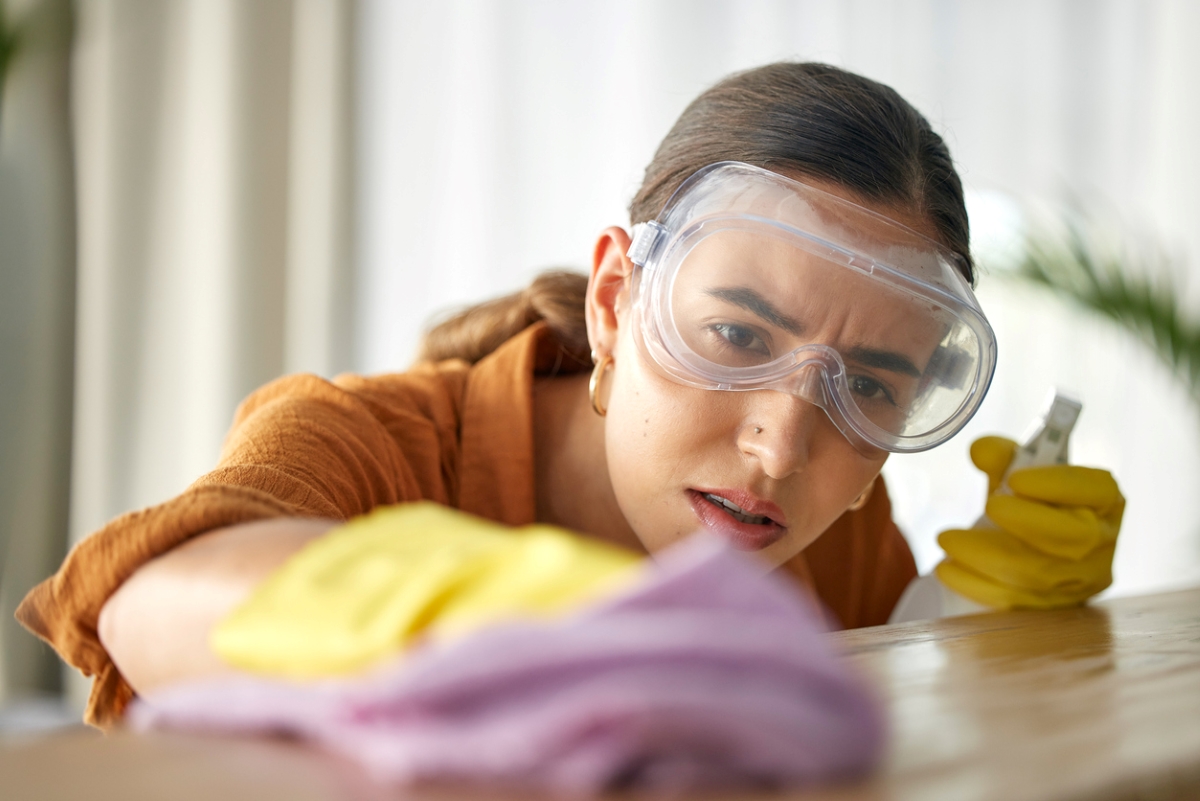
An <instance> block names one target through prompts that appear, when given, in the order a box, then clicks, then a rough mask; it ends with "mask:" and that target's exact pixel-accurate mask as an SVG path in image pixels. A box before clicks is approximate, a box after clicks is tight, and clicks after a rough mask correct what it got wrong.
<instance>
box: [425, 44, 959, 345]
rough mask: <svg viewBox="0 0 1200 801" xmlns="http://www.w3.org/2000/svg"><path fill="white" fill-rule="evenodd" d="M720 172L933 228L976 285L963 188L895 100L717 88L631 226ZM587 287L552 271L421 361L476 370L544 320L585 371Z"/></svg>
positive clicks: (808, 72)
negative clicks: (904, 216)
mask: <svg viewBox="0 0 1200 801" xmlns="http://www.w3.org/2000/svg"><path fill="white" fill-rule="evenodd" d="M717 161H744V162H746V163H748V164H754V165H757V166H759V167H765V168H766V169H769V170H774V171H776V172H784V173H789V174H793V175H796V176H807V177H809V178H815V179H819V180H825V181H829V182H831V183H835V184H838V185H840V186H843V187H845V188H846V189H848V190H850V191H851V192H852V193H854V194H856V195H858V196H859V197H861V198H862V199H863V200H865V201H867V202H870V203H876V204H879V205H881V206H884V207H892V208H896V209H903V210H905V211H909V212H912V213H915V214H918V215H921V216H924V217H926V218H928V219H929V220H930V221H931V222H932V223H933V225H934V227H935V228H936V229H937V232H938V235H939V237H940V239H941V241H942V244H943V245H945V246H946V247H948V248H950V250H952V251H954V252H955V253H957V254H958V255H959V256H960V257H961V262H960V269H961V270H962V273H963V275H964V277H966V279H967V280H968V281H970V282H972V283H974V280H975V271H974V264H973V262H972V260H971V250H970V229H969V227H968V224H967V210H966V206H965V204H964V202H963V190H962V182H961V181H960V180H959V177H958V173H957V172H956V171H955V169H954V162H953V160H952V159H951V158H950V151H949V150H948V149H947V148H946V144H945V142H943V141H942V138H941V137H940V136H938V135H937V133H935V132H934V130H933V129H932V128H931V127H930V125H929V121H928V120H926V119H925V117H923V116H922V115H921V114H920V112H918V111H917V110H916V109H915V108H913V107H912V106H911V105H909V103H908V102H907V101H906V100H904V98H902V97H900V95H899V94H897V93H896V91H895V90H894V89H892V88H890V87H888V86H884V85H883V84H881V83H878V82H876V81H872V80H869V79H867V78H863V77H862V76H859V75H855V74H853V73H850V72H846V71H845V70H842V69H838V68H837V67H831V66H828V65H826V64H811V63H806V64H797V63H779V64H768V65H767V66H765V67H759V68H757V69H752V70H747V71H746V72H740V73H737V74H735V75H731V76H729V77H728V78H726V79H724V80H723V81H721V82H720V83H718V84H717V85H716V86H713V87H712V88H711V89H709V90H708V91H706V92H704V93H703V94H701V95H700V96H699V97H697V98H696V99H695V100H694V101H692V103H691V105H689V106H688V107H687V108H686V109H685V110H684V112H683V114H682V115H680V117H679V119H678V120H677V121H676V123H675V126H674V127H673V128H672V129H671V130H670V132H669V133H668V134H667V136H666V138H664V139H663V141H662V144H661V145H659V147H658V152H657V153H655V154H654V158H653V159H652V160H651V162H650V164H649V166H647V167H646V174H645V178H644V180H643V181H642V187H641V189H640V190H638V193H637V194H636V195H635V196H634V198H633V200H632V202H631V203H630V204H629V216H630V221H631V222H633V223H635V224H636V223H639V222H645V221H647V220H652V219H654V218H655V217H657V216H658V213H659V211H661V210H662V207H663V206H664V205H665V204H666V202H667V200H668V199H669V198H670V196H671V194H672V193H673V192H674V191H675V189H676V188H677V187H678V186H679V185H680V184H681V183H683V181H684V180H685V179H686V178H687V177H688V176H689V175H691V174H692V173H694V172H695V171H696V170H698V169H700V168H701V167H704V166H705V165H708V164H712V163H713V162H717ZM586 290H587V277H586V276H584V275H580V274H577V273H568V272H552V273H545V274H543V275H541V276H539V277H538V278H537V280H535V281H534V282H533V284H531V285H530V286H529V287H527V288H526V289H524V290H522V291H520V292H517V293H514V294H512V295H509V296H507V297H504V298H499V299H497V300H493V301H489V302H488V303H484V304H482V305H479V306H474V307H472V308H469V309H467V310H465V311H463V312H460V313H459V314H458V315H456V316H454V317H451V318H450V319H448V320H446V321H445V322H443V323H441V324H440V325H438V326H436V327H435V328H433V329H432V330H431V331H430V332H429V333H428V335H427V336H426V337H425V341H424V343H423V345H422V349H421V354H420V358H421V359H422V360H437V359H446V358H462V359H466V360H467V361H470V362H472V363H473V362H475V361H478V360H479V359H481V358H483V357H484V356H486V355H487V354H488V353H491V352H492V351H493V350H495V349H496V348H497V347H498V346H499V345H500V344H501V343H502V342H504V341H505V340H506V339H508V338H509V337H511V336H512V335H514V334H516V333H518V332H520V331H521V330H523V329H524V328H526V327H527V326H529V325H531V324H533V323H534V322H537V321H538V320H545V321H546V322H547V324H548V325H549V326H550V327H551V329H553V331H554V332H555V334H556V335H557V336H558V338H559V342H560V343H561V345H562V347H563V349H564V351H566V352H567V353H568V354H570V355H572V356H573V357H574V358H576V359H582V360H583V362H584V363H585V364H586V363H590V358H589V357H588V356H587V352H588V346H587V329H586V326H585V324H584V317H583V301H584V297H585V293H586Z"/></svg>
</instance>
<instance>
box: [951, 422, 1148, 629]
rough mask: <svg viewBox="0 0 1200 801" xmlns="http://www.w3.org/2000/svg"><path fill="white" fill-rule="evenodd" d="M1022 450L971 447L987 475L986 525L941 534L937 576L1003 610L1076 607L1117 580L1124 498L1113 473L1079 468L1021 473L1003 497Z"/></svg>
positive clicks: (982, 443)
mask: <svg viewBox="0 0 1200 801" xmlns="http://www.w3.org/2000/svg"><path fill="white" fill-rule="evenodd" d="M1016 451H1017V445H1016V443H1015V442H1013V441H1012V440H1009V439H1005V438H1003V437H982V438H980V439H978V440H976V441H975V442H974V443H973V444H972V445H971V461H973V462H974V463H975V466H976V467H978V468H979V469H980V470H982V471H983V472H985V473H986V474H987V476H988V500H987V507H986V511H987V520H986V521H981V522H980V523H977V524H976V525H975V527H974V528H971V529H968V530H965V531H964V530H951V531H944V532H942V533H941V535H939V536H938V544H939V545H941V546H942V549H943V550H944V551H945V552H946V559H944V560H943V561H942V563H941V564H939V565H938V566H937V568H936V571H937V576H938V579H939V580H941V582H942V583H943V584H945V585H946V586H947V587H949V588H950V589H952V590H954V591H955V592H957V593H959V594H960V595H963V596H966V597H967V598H970V599H972V600H974V601H978V602H979V603H982V604H986V605H987V606H991V607H994V608H997V609H1016V608H1024V609H1054V608H1058V607H1067V606H1078V605H1079V604H1082V603H1083V602H1084V601H1086V600H1087V599H1088V598H1090V597H1092V596H1093V595H1095V594H1096V593H1098V592H1100V591H1101V590H1103V589H1104V588H1106V587H1107V586H1108V585H1109V584H1111V583H1112V559H1113V551H1114V549H1115V548H1116V542H1117V533H1118V531H1119V530H1120V528H1121V516H1122V515H1123V514H1124V511H1125V498H1124V497H1123V496H1122V495H1121V491H1120V489H1119V488H1118V487H1117V482H1116V481H1115V480H1114V479H1113V477H1112V474H1111V473H1109V472H1108V471H1107V470H1096V469H1093V468H1089V467H1076V466H1074V465H1051V466H1047V467H1029V468H1025V469H1023V470H1016V471H1014V472H1013V474H1012V475H1010V476H1009V477H1008V488H1009V490H1011V494H1006V493H1005V494H997V492H996V490H997V489H998V488H999V487H1000V482H1001V481H1002V480H1003V477H1004V472H1005V471H1006V470H1007V469H1008V465H1009V464H1010V463H1011V462H1012V459H1013V456H1014V455H1015V454H1016ZM988 521H991V523H993V524H995V526H996V527H995V528H992V527H990V526H988Z"/></svg>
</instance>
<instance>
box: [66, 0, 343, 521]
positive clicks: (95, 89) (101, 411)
mask: <svg viewBox="0 0 1200 801" xmlns="http://www.w3.org/2000/svg"><path fill="white" fill-rule="evenodd" d="M79 14H80V19H79V30H78V38H77V45H76V63H75V114H76V140H77V154H78V156H77V159H78V161H77V163H78V182H79V279H78V300H79V304H78V305H79V308H78V349H77V353H78V357H77V370H76V382H77V385H76V394H75V443H74V462H73V467H74V473H73V493H72V502H71V532H72V535H73V537H74V538H78V537H80V536H82V535H84V534H86V533H87V532H89V531H91V530H93V529H94V528H96V527H97V526H99V525H101V524H102V523H104V522H105V521H106V520H108V519H109V518H111V517H113V516H115V515H117V514H119V513H121V512H124V511H127V510H129V509H132V508H136V507H140V506H144V505H147V504H151V503H155V502H158V501H161V500H163V499H165V498H167V497H169V496H171V495H173V494H175V493H177V492H179V491H180V490H182V489H183V488H184V487H185V486H186V485H187V484H188V483H190V482H191V481H192V480H193V479H195V478H196V477H197V476H199V475H200V474H201V473H203V472H205V471H207V470H208V469H210V468H211V467H212V465H213V464H214V462H215V460H216V458H217V453H218V450H219V447H220V444H221V440H222V437H223V435H224V432H225V430H226V429H227V428H228V425H229V422H230V420H231V418H232V414H233V411H234V408H235V406H236V404H237V403H238V401H239V400H241V398H242V397H244V396H245V395H246V394H247V393H248V392H249V391H251V390H252V389H254V388H255V387H256V386H258V385H260V384H262V383H264V382H266V381H268V380H270V379H272V378H274V377H276V376H278V375H280V374H282V373H284V372H294V371H298V370H308V371H313V372H317V373H320V374H324V375H330V374H333V373H334V372H337V371H340V370H344V369H347V368H348V367H350V365H351V361H352V351H351V347H352V344H351V339H350V336H351V333H352V325H351V316H352V314H351V311H352V310H351V305H350V304H351V298H352V287H353V271H352V259H351V239H352V237H351V234H350V222H351V217H350V214H351V208H352V202H351V201H352V182H351V178H352V174H351V173H352V170H351V166H350V165H351V162H350V148H351V145H352V140H353V136H352V127H351V121H352V113H351V101H352V89H353V73H352V70H351V37H352V35H353V30H354V24H353V7H352V3H351V2H350V0H255V2H241V1H240V0H89V2H86V3H81V4H79Z"/></svg>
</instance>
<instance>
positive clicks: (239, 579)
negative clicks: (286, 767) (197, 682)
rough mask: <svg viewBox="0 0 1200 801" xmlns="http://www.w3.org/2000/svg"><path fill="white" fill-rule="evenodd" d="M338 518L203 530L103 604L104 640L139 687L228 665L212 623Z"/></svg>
mask: <svg viewBox="0 0 1200 801" xmlns="http://www.w3.org/2000/svg"><path fill="white" fill-rule="evenodd" d="M335 525H338V524H337V523H336V522H335V521H332V520H314V519H300V518H282V519H275V520H260V521H256V522H253V523H243V524H241V525H238V526H230V527H229V528H223V529H217V530H216V531H210V532H208V533H207V534H202V535H200V536H198V537H196V538H194V539H192V540H189V541H188V542H186V543H184V544H183V545H180V546H179V547H178V548H175V549H173V550H171V551H168V552H167V553H165V554H163V555H162V556H159V557H157V558H155V559H153V560H151V561H149V562H147V563H146V564H145V565H143V566H142V567H141V568H140V569H138V571H137V572H135V573H134V574H133V575H132V576H130V577H129V579H128V580H126V581H125V583H124V584H122V585H121V588H120V589H119V590H117V591H116V592H115V593H114V594H113V596H112V597H111V598H109V599H108V601H107V603H105V604H104V607H103V609H101V611H100V621H99V626H98V628H99V635H100V642H101V644H103V645H104V648H105V650H107V651H108V653H109V656H111V657H112V660H113V662H114V663H115V664H116V666H117V669H118V670H120V671H121V675H122V676H124V677H125V680H126V681H128V682H129V685H130V686H131V687H133V689H134V690H135V691H136V692H139V693H144V692H147V691H148V690H152V689H154V688H156V687H160V686H163V685H166V684H171V683H174V682H177V681H180V680H182V679H191V678H198V677H200V676H207V675H212V674H215V673H220V672H223V671H226V670H228V669H229V668H228V667H227V666H226V665H225V664H224V663H223V662H221V661H220V660H219V659H218V658H217V657H216V655H215V654H214V653H213V652H212V650H211V649H210V648H209V645H208V634H209V630H210V629H211V628H212V627H213V625H214V624H216V623H217V622H218V621H220V620H221V619H222V618H223V617H225V615H227V614H228V613H229V612H230V611H232V610H233V608H234V607H236V606H237V605H238V604H240V603H241V602H242V601H243V600H244V599H245V598H247V597H248V596H249V595H250V593H251V591H253V590H254V588H255V587H257V586H258V584H259V582H261V581H262V580H263V579H265V578H266V577H267V576H268V575H269V574H270V573H271V572H272V571H274V570H275V568H277V567H279V566H280V565H281V564H283V562H284V561H285V560H286V559H287V558H288V557H290V556H291V555H292V554H294V553H295V552H296V551H298V550H300V549H301V548H302V547H304V546H305V545H306V544H308V543H309V542H311V541H312V540H314V539H316V538H317V537H319V536H321V535H322V534H324V533H325V532H326V531H328V530H329V529H330V528H332V527H334V526H335Z"/></svg>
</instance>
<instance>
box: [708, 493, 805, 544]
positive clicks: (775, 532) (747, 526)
mask: <svg viewBox="0 0 1200 801" xmlns="http://www.w3.org/2000/svg"><path fill="white" fill-rule="evenodd" d="M687 494H688V500H690V501H691V504H692V511H693V512H694V513H695V515H696V517H698V518H699V519H700V522H701V523H702V524H703V525H704V527H705V528H706V529H708V530H709V531H712V532H713V533H715V534H718V535H720V536H722V537H724V538H725V539H727V540H729V542H730V544H732V545H733V547H735V548H737V549H738V550H739V551H761V550H762V549H763V548H766V547H767V546H769V545H771V544H773V543H775V542H778V541H779V539H780V538H781V537H783V535H784V534H786V533H787V519H786V518H785V517H784V515H783V510H782V509H780V508H779V507H778V506H776V505H775V504H773V503H771V502H769V501H760V500H758V499H757V498H754V497H753V496H750V495H748V494H747V493H744V492H739V491H734V490H709V489H703V490H698V489H689V490H688V491H687ZM706 495H717V496H719V497H722V498H724V499H726V500H727V501H731V502H733V503H734V504H736V505H737V506H738V507H740V508H741V509H742V511H743V512H745V513H746V514H747V515H753V516H756V517H767V518H770V519H769V520H768V521H767V522H765V523H746V522H743V521H741V520H738V519H737V518H736V517H734V516H733V514H732V513H731V512H730V510H729V509H726V508H725V507H724V506H722V505H721V504H720V503H717V502H716V501H713V500H709V499H708V498H706V497H705V496H706Z"/></svg>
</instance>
